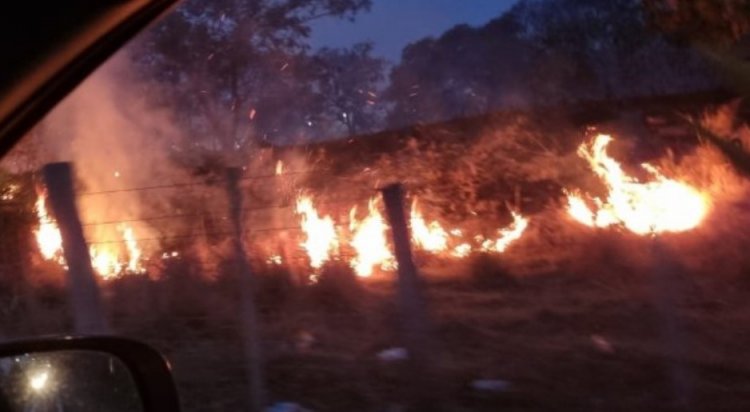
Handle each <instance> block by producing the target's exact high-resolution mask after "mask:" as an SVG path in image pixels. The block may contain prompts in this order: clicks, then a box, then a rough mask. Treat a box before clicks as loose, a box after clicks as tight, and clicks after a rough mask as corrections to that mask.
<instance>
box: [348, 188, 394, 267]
mask: <svg viewBox="0 0 750 412" xmlns="http://www.w3.org/2000/svg"><path fill="white" fill-rule="evenodd" d="M367 209H368V214H367V216H366V217H365V218H364V219H363V220H361V221H357V207H356V206H355V207H353V208H352V209H351V211H350V212H349V229H350V230H351V232H352V240H351V246H352V247H353V248H354V250H355V252H356V256H355V257H354V258H353V259H352V260H351V265H352V267H353V268H354V272H355V273H356V274H357V276H360V277H368V276H371V275H372V273H373V271H374V269H375V268H376V267H380V268H381V269H383V270H390V269H393V268H394V266H395V261H394V258H393V253H391V250H390V248H389V247H388V241H387V239H386V234H385V232H386V229H387V225H386V223H385V220H384V219H383V215H382V214H381V213H380V210H379V209H378V207H377V198H372V199H370V201H369V202H368V205H367Z"/></svg>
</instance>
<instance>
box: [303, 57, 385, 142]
mask: <svg viewBox="0 0 750 412" xmlns="http://www.w3.org/2000/svg"><path fill="white" fill-rule="evenodd" d="M313 63H314V67H315V69H314V70H315V78H316V81H317V89H318V93H319V95H320V97H321V102H320V104H322V106H323V108H322V110H321V111H322V112H323V113H326V114H327V117H328V118H329V119H335V121H337V122H339V123H340V124H341V125H343V126H344V127H345V128H346V132H347V133H348V134H349V135H354V134H357V133H361V132H365V131H372V130H373V128H374V126H375V125H377V124H378V122H379V120H380V119H379V117H381V116H382V113H381V112H382V105H381V103H380V102H379V99H378V94H379V89H380V87H381V84H382V83H383V80H384V74H383V72H384V69H385V66H386V62H385V60H384V59H380V58H376V57H373V56H372V44H371V43H361V44H356V45H354V46H352V47H351V48H350V49H343V50H342V49H328V48H325V49H322V50H320V51H319V52H318V53H317V54H316V55H315V56H314V57H313Z"/></svg>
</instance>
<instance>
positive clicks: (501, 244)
mask: <svg viewBox="0 0 750 412" xmlns="http://www.w3.org/2000/svg"><path fill="white" fill-rule="evenodd" d="M510 213H511V215H512V216H513V223H511V224H510V226H508V227H506V228H503V229H500V230H498V237H497V239H487V240H485V241H484V242H482V250H483V251H485V252H497V253H503V252H505V250H506V249H508V246H510V245H511V243H513V242H515V241H516V240H518V239H520V238H521V236H522V235H523V232H524V231H526V228H527V227H528V226H529V220H528V219H527V218H525V217H523V216H522V215H521V214H520V213H516V212H514V211H511V212H510Z"/></svg>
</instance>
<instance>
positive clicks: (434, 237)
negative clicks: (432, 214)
mask: <svg viewBox="0 0 750 412" xmlns="http://www.w3.org/2000/svg"><path fill="white" fill-rule="evenodd" d="M409 223H410V225H411V236H412V238H413V239H414V243H415V244H416V246H417V247H419V248H421V249H423V250H425V251H427V252H432V253H438V252H443V251H445V250H446V249H447V248H448V232H447V231H446V230H445V229H443V227H442V226H441V225H440V223H439V222H438V221H437V220H433V221H432V222H430V223H429V224H427V222H425V220H424V217H423V216H422V213H421V212H420V211H419V208H418V207H417V199H416V198H415V199H414V201H413V202H412V204H411V218H410V222H409Z"/></svg>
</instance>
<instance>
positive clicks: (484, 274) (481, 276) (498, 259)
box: [469, 253, 518, 286]
mask: <svg viewBox="0 0 750 412" xmlns="http://www.w3.org/2000/svg"><path fill="white" fill-rule="evenodd" d="M469 259H470V260H469V274H470V276H471V279H472V281H473V282H474V283H476V284H477V286H515V285H517V284H518V281H517V279H516V278H515V276H513V275H512V274H511V272H510V269H509V268H508V265H507V264H506V263H505V261H504V260H503V258H502V256H500V255H495V254H490V253H479V254H475V255H473V256H471V257H470V258H469Z"/></svg>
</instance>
